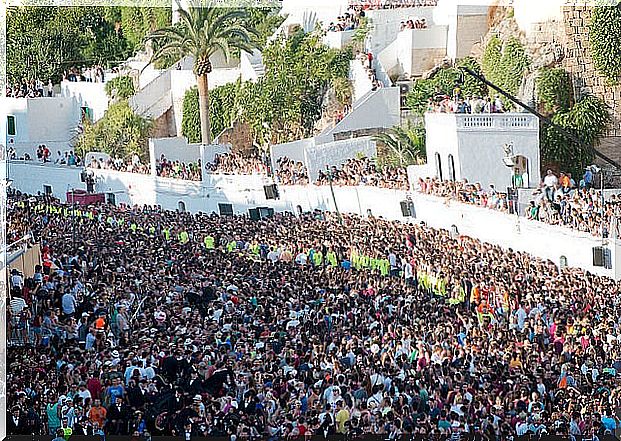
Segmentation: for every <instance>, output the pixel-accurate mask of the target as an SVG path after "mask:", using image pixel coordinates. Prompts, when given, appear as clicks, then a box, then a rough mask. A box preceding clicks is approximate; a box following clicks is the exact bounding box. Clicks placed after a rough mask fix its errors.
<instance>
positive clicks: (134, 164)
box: [88, 154, 151, 175]
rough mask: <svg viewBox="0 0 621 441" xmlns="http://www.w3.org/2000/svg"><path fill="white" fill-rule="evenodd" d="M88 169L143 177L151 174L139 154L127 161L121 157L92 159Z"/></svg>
mask: <svg viewBox="0 0 621 441" xmlns="http://www.w3.org/2000/svg"><path fill="white" fill-rule="evenodd" d="M88 167H90V168H94V169H102V170H114V171H120V172H128V173H140V174H143V175H146V174H149V173H150V172H151V171H150V169H149V166H148V165H147V164H143V163H142V161H141V160H140V157H139V156H138V155H137V154H133V155H131V156H130V157H128V158H126V159H123V158H119V157H115V158H112V157H109V158H108V159H105V160H104V159H102V158H97V157H94V158H92V159H91V161H90V163H89V164H88Z"/></svg>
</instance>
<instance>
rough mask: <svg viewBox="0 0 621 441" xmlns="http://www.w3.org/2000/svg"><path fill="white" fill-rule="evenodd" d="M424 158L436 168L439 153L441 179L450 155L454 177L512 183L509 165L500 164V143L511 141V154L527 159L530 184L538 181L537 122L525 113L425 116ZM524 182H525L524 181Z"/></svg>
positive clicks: (499, 184)
mask: <svg viewBox="0 0 621 441" xmlns="http://www.w3.org/2000/svg"><path fill="white" fill-rule="evenodd" d="M425 127H426V136H427V138H426V139H427V143H426V148H427V158H428V162H429V163H430V165H432V166H433V168H434V170H435V169H436V159H435V153H436V152H437V153H439V154H440V158H441V161H442V171H443V178H444V179H448V178H449V173H448V163H449V159H448V155H449V154H452V155H453V160H454V163H455V175H456V176H455V177H456V179H464V178H465V179H468V181H470V182H480V183H481V185H483V187H486V188H487V187H488V185H489V184H495V186H496V188H499V189H502V188H506V187H510V186H511V174H512V171H511V168H509V167H506V166H505V165H504V163H503V157H504V150H503V146H504V145H505V144H507V143H513V154H514V155H523V156H525V157H526V158H528V160H529V170H528V175H529V180H530V184H531V186H532V185H537V183H538V182H539V179H540V177H539V167H540V165H539V164H540V157H539V122H538V120H537V118H536V117H535V116H533V115H530V114H525V113H500V114H448V113H427V114H426V115H425ZM525 185H526V183H525Z"/></svg>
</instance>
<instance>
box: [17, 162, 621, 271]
mask: <svg viewBox="0 0 621 441" xmlns="http://www.w3.org/2000/svg"><path fill="white" fill-rule="evenodd" d="M9 173H10V176H11V178H12V179H13V180H14V182H13V186H14V188H17V189H19V190H21V191H25V192H28V193H37V192H38V191H43V184H48V185H52V189H53V192H54V195H55V196H57V197H60V198H61V199H62V200H65V193H66V191H67V190H69V189H71V188H84V187H83V185H84V184H82V183H81V182H80V169H78V168H75V167H74V168H68V167H54V166H43V165H38V164H21V163H20V164H17V163H15V162H13V163H11V164H10V170H9ZM95 176H96V181H97V182H96V190H97V191H99V192H105V193H114V194H115V195H116V199H117V202H118V203H121V202H123V203H128V204H151V205H152V204H160V205H162V206H163V207H164V208H166V209H173V210H174V209H176V208H177V207H178V203H179V201H183V202H184V203H185V205H186V208H187V210H189V211H192V212H196V211H205V212H211V211H217V210H218V203H219V202H228V203H232V204H233V208H234V210H235V212H237V213H245V212H247V209H248V208H252V207H255V206H271V207H273V208H275V209H277V210H289V211H294V210H295V208H296V206H297V205H300V206H301V207H302V208H303V209H304V210H311V209H315V208H319V209H322V210H334V208H335V206H334V202H333V199H332V195H331V193H330V188H329V186H315V185H308V186H280V187H279V190H280V196H281V198H280V199H279V200H271V201H267V200H266V199H265V194H264V191H263V185H264V184H265V183H267V182H269V180H268V179H266V178H264V177H262V176H259V175H254V176H224V175H209V179H208V181H207V182H204V183H200V182H188V181H180V180H175V179H168V178H155V177H153V176H149V175H140V174H133V173H123V172H115V171H109V170H95ZM334 193H335V199H336V203H337V206H338V208H339V210H340V211H341V212H347V213H356V214H362V215H365V214H366V212H367V210H368V209H370V210H371V212H372V214H373V215H375V216H382V217H384V218H386V219H396V220H403V221H412V220H416V221H425V222H426V223H427V224H428V225H430V226H432V227H436V228H444V229H450V228H451V226H453V225H455V226H457V228H458V231H459V233H460V234H466V235H469V236H472V237H475V238H478V239H480V240H483V241H486V242H490V243H494V244H498V245H501V246H504V247H511V248H513V249H515V250H520V251H526V252H530V253H532V254H534V255H536V256H539V257H542V258H546V259H550V260H552V261H554V262H555V263H557V264H559V262H560V257H561V256H562V255H563V256H566V257H567V259H568V263H569V264H570V265H572V266H577V267H580V268H584V269H586V270H589V271H592V272H594V273H597V274H600V275H607V276H611V277H616V278H617V279H619V278H621V262H619V260H621V259H619V254H620V253H619V249H618V246H616V247H614V248H615V249H614V250H613V256H614V257H613V262H614V264H615V268H614V269H613V270H607V269H603V268H596V267H593V265H592V248H593V247H594V246H598V245H600V244H601V240H599V239H597V238H594V237H592V236H590V235H588V234H586V233H580V232H577V231H573V230H569V229H567V228H563V227H558V226H552V225H547V224H544V223H540V222H536V221H528V220H526V219H524V218H521V219H518V218H517V217H516V216H514V215H509V214H504V213H501V212H497V211H492V210H488V209H485V208H480V207H475V206H471V205H464V204H460V203H457V202H454V201H446V200H444V199H442V198H436V197H433V196H427V195H422V194H419V193H415V194H413V196H412V199H413V203H414V209H415V214H416V219H411V218H403V217H402V214H401V209H400V205H399V202H400V201H402V200H404V199H405V198H406V196H407V193H406V192H404V191H399V190H389V189H382V188H375V187H364V186H360V187H338V186H335V187H334Z"/></svg>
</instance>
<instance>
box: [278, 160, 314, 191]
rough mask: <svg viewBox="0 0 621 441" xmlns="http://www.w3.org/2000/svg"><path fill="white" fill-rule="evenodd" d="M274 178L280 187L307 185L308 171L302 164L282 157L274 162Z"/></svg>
mask: <svg viewBox="0 0 621 441" xmlns="http://www.w3.org/2000/svg"><path fill="white" fill-rule="evenodd" d="M276 178H277V179H278V183H279V184H281V185H308V170H307V169H306V166H305V165H304V163H303V162H301V161H294V160H292V159H289V158H287V157H286V156H282V157H280V158H278V159H277V160H276Z"/></svg>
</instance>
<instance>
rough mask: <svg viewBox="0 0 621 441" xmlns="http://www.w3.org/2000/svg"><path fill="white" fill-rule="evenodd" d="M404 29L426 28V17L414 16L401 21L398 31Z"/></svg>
mask: <svg viewBox="0 0 621 441" xmlns="http://www.w3.org/2000/svg"><path fill="white" fill-rule="evenodd" d="M406 29H427V19H426V18H425V17H423V18H419V17H415V18H413V19H409V20H406V21H402V22H401V25H400V27H399V30H400V31H403V30H406Z"/></svg>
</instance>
